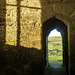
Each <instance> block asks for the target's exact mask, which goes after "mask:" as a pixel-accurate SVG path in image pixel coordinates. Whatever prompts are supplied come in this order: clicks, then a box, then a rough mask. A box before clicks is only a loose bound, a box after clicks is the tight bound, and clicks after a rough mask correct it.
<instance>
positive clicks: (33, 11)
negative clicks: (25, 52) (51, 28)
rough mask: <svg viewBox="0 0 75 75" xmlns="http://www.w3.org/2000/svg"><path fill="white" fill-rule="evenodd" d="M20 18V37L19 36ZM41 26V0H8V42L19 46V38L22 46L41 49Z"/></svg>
mask: <svg viewBox="0 0 75 75" xmlns="http://www.w3.org/2000/svg"><path fill="white" fill-rule="evenodd" d="M18 3H19V4H18ZM18 7H19V9H17V8H18ZM17 11H19V13H20V16H19V17H18V15H17V14H18V12H17ZM18 18H19V20H20V29H19V31H20V34H19V37H20V39H18V38H17V35H18V33H19V32H17V29H18V26H19V25H18V23H17V22H18ZM41 26H42V25H41V4H40V1H39V0H36V1H35V0H20V1H18V2H17V0H6V44H9V45H14V46H17V40H19V41H20V42H19V43H20V46H23V47H28V48H37V49H41Z"/></svg>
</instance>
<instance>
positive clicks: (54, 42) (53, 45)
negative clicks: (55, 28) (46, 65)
mask: <svg viewBox="0 0 75 75" xmlns="http://www.w3.org/2000/svg"><path fill="white" fill-rule="evenodd" d="M50 49H52V50H55V51H50ZM57 50H59V52H62V36H56V37H48V52H50V55H49V56H48V60H49V61H53V60H55V61H57V60H58V61H60V62H61V61H62V60H63V56H62V55H58V53H59V52H58V53H57ZM53 54H55V55H53Z"/></svg>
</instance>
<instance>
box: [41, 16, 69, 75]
mask: <svg viewBox="0 0 75 75" xmlns="http://www.w3.org/2000/svg"><path fill="white" fill-rule="evenodd" d="M54 28H57V30H58V31H61V35H62V40H63V41H62V43H63V66H64V67H65V68H66V71H67V74H68V28H67V26H66V25H65V24H64V23H63V22H62V21H60V20H59V19H57V18H55V17H52V18H50V19H48V20H46V21H45V22H44V23H43V27H42V29H43V40H42V45H43V47H42V48H43V50H44V58H45V67H47V65H48V64H47V63H48V55H47V44H46V40H47V36H48V34H49V33H50V31H51V30H52V29H54Z"/></svg>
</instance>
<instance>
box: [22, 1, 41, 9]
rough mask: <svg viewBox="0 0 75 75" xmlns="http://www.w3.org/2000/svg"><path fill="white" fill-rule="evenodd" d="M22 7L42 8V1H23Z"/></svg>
mask: <svg viewBox="0 0 75 75" xmlns="http://www.w3.org/2000/svg"><path fill="white" fill-rule="evenodd" d="M21 5H23V6H28V7H39V8H40V7H41V3H40V0H21Z"/></svg>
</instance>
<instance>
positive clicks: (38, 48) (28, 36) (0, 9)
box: [0, 0, 75, 75]
mask: <svg viewBox="0 0 75 75" xmlns="http://www.w3.org/2000/svg"><path fill="white" fill-rule="evenodd" d="M74 5H75V0H0V48H1V50H0V51H1V52H0V54H1V55H0V60H1V62H0V64H2V63H3V66H2V67H4V69H3V68H1V73H2V75H5V74H6V73H7V75H10V73H9V72H8V69H10V68H12V72H13V71H14V74H15V73H16V74H18V71H19V70H20V73H19V74H20V75H23V74H22V73H24V72H25V74H27V73H28V71H31V72H32V73H33V71H34V70H36V72H38V73H39V72H40V71H41V70H42V69H44V68H43V66H44V60H45V59H44V49H43V46H44V45H43V44H44V42H43V41H42V38H44V37H43V36H42V34H43V32H42V26H43V23H44V22H45V21H46V20H47V19H49V18H52V17H54V16H55V17H56V18H57V19H59V20H61V21H62V22H64V23H65V25H67V27H68V48H69V49H68V50H69V51H68V55H69V71H70V72H71V73H73V72H74V66H75V60H74V59H75V54H74V52H75V51H74V49H75V46H74V44H75V42H74V37H75V36H74V35H75V29H74V28H75V25H74V24H75V6H74ZM44 27H45V26H44ZM19 59H20V60H19ZM18 60H19V61H18ZM21 61H23V62H21ZM15 62H17V63H19V65H18V64H15ZM36 62H37V63H36ZM32 63H36V64H33V66H30V65H31V64H32ZM11 64H12V65H11ZM22 64H23V65H22ZM6 65H8V66H6ZM10 65H11V67H9V66H10ZM14 65H18V66H19V67H20V68H19V69H17V68H18V67H17V66H14ZM20 65H21V66H20ZM38 65H39V66H38ZM40 65H41V66H40ZM36 67H37V69H36ZM38 69H40V70H39V71H38ZM25 70H26V71H25ZM27 70H28V71H27ZM27 75H28V74H27Z"/></svg>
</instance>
